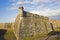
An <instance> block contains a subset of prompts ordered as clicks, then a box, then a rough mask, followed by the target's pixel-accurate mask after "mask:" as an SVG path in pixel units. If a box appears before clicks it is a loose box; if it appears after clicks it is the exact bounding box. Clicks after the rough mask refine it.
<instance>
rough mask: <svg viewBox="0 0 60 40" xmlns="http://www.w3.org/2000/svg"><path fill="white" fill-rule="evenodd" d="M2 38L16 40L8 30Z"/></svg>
mask: <svg viewBox="0 0 60 40" xmlns="http://www.w3.org/2000/svg"><path fill="white" fill-rule="evenodd" d="M4 38H5V39H6V40H16V37H15V35H14V33H13V32H12V31H10V30H8V31H7V32H6V34H5V35H4Z"/></svg>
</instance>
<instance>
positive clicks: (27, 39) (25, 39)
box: [24, 34, 47, 40]
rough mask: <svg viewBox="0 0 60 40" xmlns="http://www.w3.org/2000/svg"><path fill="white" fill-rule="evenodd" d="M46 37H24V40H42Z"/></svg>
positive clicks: (41, 35)
mask: <svg viewBox="0 0 60 40" xmlns="http://www.w3.org/2000/svg"><path fill="white" fill-rule="evenodd" d="M46 36H47V35H46V34H40V35H35V36H32V37H26V38H24V40H35V39H41V40H42V39H44V38H45V37H46Z"/></svg>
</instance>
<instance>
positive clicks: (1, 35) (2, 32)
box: [0, 29, 7, 40]
mask: <svg viewBox="0 0 60 40" xmlns="http://www.w3.org/2000/svg"><path fill="white" fill-rule="evenodd" d="M6 32H7V30H4V29H0V40H5V38H4V35H5V33H6Z"/></svg>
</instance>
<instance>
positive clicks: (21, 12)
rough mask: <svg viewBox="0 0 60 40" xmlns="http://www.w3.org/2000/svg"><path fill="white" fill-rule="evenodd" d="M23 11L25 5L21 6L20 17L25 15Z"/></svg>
mask: <svg viewBox="0 0 60 40" xmlns="http://www.w3.org/2000/svg"><path fill="white" fill-rule="evenodd" d="M23 11H24V8H23V7H19V14H20V17H22V16H23Z"/></svg>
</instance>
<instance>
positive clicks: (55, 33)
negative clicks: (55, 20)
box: [46, 31, 60, 40]
mask: <svg viewBox="0 0 60 40" xmlns="http://www.w3.org/2000/svg"><path fill="white" fill-rule="evenodd" d="M51 36H53V37H54V36H56V40H60V39H59V36H60V31H51V32H50V33H48V37H47V38H46V40H48V39H49V38H52V37H51Z"/></svg>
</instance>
